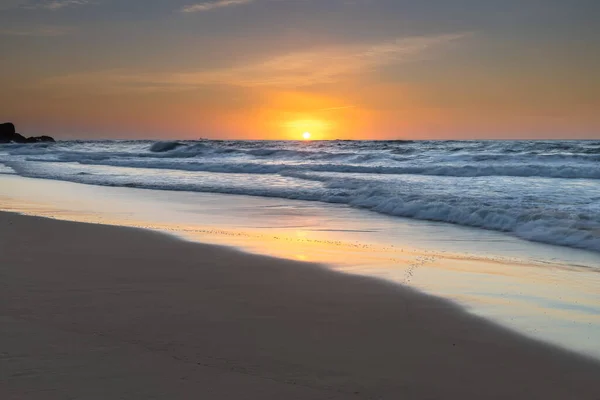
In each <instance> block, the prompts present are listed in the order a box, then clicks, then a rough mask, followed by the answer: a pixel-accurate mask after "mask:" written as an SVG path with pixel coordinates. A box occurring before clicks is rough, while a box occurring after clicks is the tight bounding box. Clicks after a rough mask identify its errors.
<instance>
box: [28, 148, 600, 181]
mask: <svg viewBox="0 0 600 400" xmlns="http://www.w3.org/2000/svg"><path fill="white" fill-rule="evenodd" d="M26 160H27V161H32V162H56V161H61V162H78V163H80V164H84V165H102V166H113V167H128V168H149V169H168V170H180V171H198V172H220V173H236V174H279V173H281V172H284V171H285V172H287V171H300V172H301V171H313V172H336V173H351V174H384V175H429V176H448V177H463V178H473V177H482V176H509V177H520V178H561V179H600V165H548V164H522V165H504V164H503V165H477V164H475V165H427V166H395V167H388V166H384V165H371V166H368V165H355V164H319V163H302V164H289V163H268V164H265V163H259V162H239V163H232V162H230V163H219V162H215V161H209V162H201V161H200V162H199V161H187V162H180V161H176V162H173V161H170V160H149V159H114V158H110V157H109V158H107V157H106V156H103V155H101V154H98V155H93V156H90V157H85V158H81V157H79V156H74V157H72V156H70V155H69V156H62V157H60V158H59V160H56V159H45V158H39V157H28V158H26Z"/></svg>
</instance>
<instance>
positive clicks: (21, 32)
mask: <svg viewBox="0 0 600 400" xmlns="http://www.w3.org/2000/svg"><path fill="white" fill-rule="evenodd" d="M71 32H73V28H71V27H66V26H38V27H34V28H24V29H3V30H2V29H0V35H5V36H29V37H53V36H63V35H68V34H69V33H71Z"/></svg>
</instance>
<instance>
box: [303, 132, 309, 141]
mask: <svg viewBox="0 0 600 400" xmlns="http://www.w3.org/2000/svg"><path fill="white" fill-rule="evenodd" d="M302 138H303V139H304V140H310V132H304V133H303V134H302Z"/></svg>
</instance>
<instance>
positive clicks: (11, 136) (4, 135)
mask: <svg viewBox="0 0 600 400" xmlns="http://www.w3.org/2000/svg"><path fill="white" fill-rule="evenodd" d="M54 141H55V140H54V138H52V137H50V136H31V137H25V136H23V135H21V134H20V133H17V132H16V130H15V125H14V124H12V123H11V122H5V123H3V124H0V143H42V142H54Z"/></svg>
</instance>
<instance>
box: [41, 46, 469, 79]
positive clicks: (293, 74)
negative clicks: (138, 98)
mask: <svg viewBox="0 0 600 400" xmlns="http://www.w3.org/2000/svg"><path fill="white" fill-rule="evenodd" d="M465 36H466V34H447V35H437V36H418V37H407V38H400V39H395V40H391V41H387V42H382V43H375V44H370V45H368V44H363V45H343V46H337V47H331V48H321V49H318V50H310V51H298V52H292V53H287V54H282V55H277V56H273V57H270V58H266V59H264V60H261V61H258V62H255V63H250V64H247V65H241V66H235V67H228V68H221V69H212V70H204V71H195V72H171V73H133V72H131V73H129V72H127V71H114V70H113V71H102V72H96V73H92V74H78V75H69V76H63V77H56V78H54V79H52V80H51V81H48V82H47V83H53V84H84V85H85V84H89V83H90V82H102V85H103V86H104V87H105V88H106V87H108V86H110V85H112V86H113V87H118V88H119V89H120V90H126V89H130V90H187V89H193V88H198V87H201V86H203V85H230V86H242V87H261V86H264V87H277V88H298V87H306V86H311V85H318V84H329V83H335V82H339V81H343V80H344V79H348V78H351V77H358V76H360V75H368V74H369V73H371V72H373V71H375V70H376V69H377V68H381V67H384V66H387V65H396V64H402V63H406V62H410V61H414V60H418V59H421V58H423V57H426V56H428V54H429V53H430V52H431V51H432V50H434V49H439V48H441V47H444V46H445V45H448V44H450V43H452V42H455V41H457V40H460V39H461V38H463V37H465Z"/></svg>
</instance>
